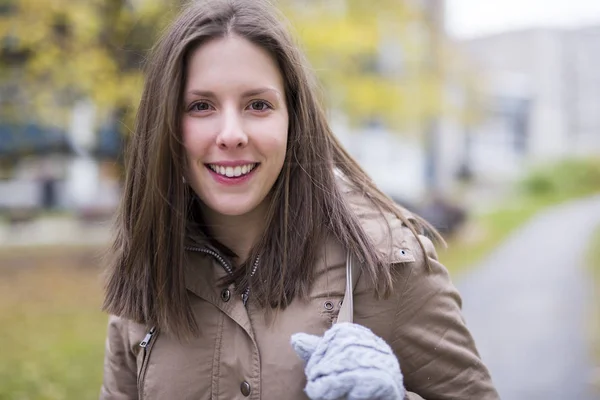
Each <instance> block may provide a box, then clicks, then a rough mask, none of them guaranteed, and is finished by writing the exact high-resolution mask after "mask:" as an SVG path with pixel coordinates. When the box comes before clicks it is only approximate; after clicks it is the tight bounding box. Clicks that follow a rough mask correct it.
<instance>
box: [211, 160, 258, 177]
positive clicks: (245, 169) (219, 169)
mask: <svg viewBox="0 0 600 400" xmlns="http://www.w3.org/2000/svg"><path fill="white" fill-rule="evenodd" d="M258 165H259V163H251V164H244V165H237V166H235V167H231V166H228V167H224V166H222V165H217V164H206V166H207V167H208V168H210V169H211V170H212V171H213V172H214V173H216V174H218V175H221V176H224V177H226V178H239V177H242V176H245V175H248V174H249V173H250V172H252V171H253V170H254V168H256V167H257V166H258Z"/></svg>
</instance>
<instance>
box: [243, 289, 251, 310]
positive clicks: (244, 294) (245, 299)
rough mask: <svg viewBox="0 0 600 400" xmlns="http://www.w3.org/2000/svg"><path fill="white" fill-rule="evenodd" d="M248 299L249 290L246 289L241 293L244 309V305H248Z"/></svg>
mask: <svg viewBox="0 0 600 400" xmlns="http://www.w3.org/2000/svg"><path fill="white" fill-rule="evenodd" d="M248 297H250V288H247V289H246V290H244V293H242V303H244V307H246V304H247V303H248Z"/></svg>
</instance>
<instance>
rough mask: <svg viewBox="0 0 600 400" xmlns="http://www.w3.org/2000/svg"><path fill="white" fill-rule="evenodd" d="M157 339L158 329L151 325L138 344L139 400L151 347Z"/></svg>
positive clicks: (141, 394)
mask: <svg viewBox="0 0 600 400" xmlns="http://www.w3.org/2000/svg"><path fill="white" fill-rule="evenodd" d="M157 339H158V331H157V330H156V327H152V329H150V331H149V332H148V333H147V334H146V336H145V337H144V339H143V340H142V341H141V342H140V344H139V346H140V347H141V350H140V352H139V354H138V358H137V388H138V399H139V400H141V399H142V398H143V397H144V379H145V378H146V370H147V369H148V363H149V360H150V354H151V353H152V348H153V347H154V343H155V342H156V340H157Z"/></svg>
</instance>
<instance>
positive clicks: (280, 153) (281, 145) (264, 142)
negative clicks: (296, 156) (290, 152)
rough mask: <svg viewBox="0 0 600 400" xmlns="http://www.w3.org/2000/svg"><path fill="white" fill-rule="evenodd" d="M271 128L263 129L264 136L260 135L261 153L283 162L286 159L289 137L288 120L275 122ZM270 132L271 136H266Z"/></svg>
mask: <svg viewBox="0 0 600 400" xmlns="http://www.w3.org/2000/svg"><path fill="white" fill-rule="evenodd" d="M269 125H270V126H268V127H263V129H262V134H261V135H258V136H257V137H258V138H259V143H260V147H261V151H262V152H263V153H264V154H265V155H269V156H270V157H271V158H274V159H277V160H281V162H283V159H284V158H285V152H286V147H287V137H288V122H287V119H281V120H276V121H273V122H272V123H271V124H269ZM264 132H269V134H266V135H265V134H264Z"/></svg>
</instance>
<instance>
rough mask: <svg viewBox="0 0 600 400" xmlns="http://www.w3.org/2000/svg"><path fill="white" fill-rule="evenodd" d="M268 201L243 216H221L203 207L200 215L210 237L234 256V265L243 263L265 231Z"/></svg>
mask: <svg viewBox="0 0 600 400" xmlns="http://www.w3.org/2000/svg"><path fill="white" fill-rule="evenodd" d="M268 205H269V204H268V201H267V200H265V201H263V202H262V203H261V204H260V205H259V206H258V207H256V208H255V209H254V210H252V211H250V212H248V213H246V214H244V215H223V214H219V213H216V212H214V211H213V210H210V209H208V208H207V207H203V209H202V215H203V219H204V223H205V224H206V226H207V228H208V230H209V232H210V234H211V236H212V237H213V238H215V239H216V240H218V241H219V242H220V243H222V244H224V245H225V246H227V247H228V248H229V249H231V250H232V251H233V252H234V253H235V254H236V256H237V257H236V259H235V260H233V262H234V264H236V265H239V264H241V263H242V262H244V261H245V260H246V259H247V258H248V256H249V254H250V250H251V249H252V246H254V245H255V244H256V242H257V241H258V240H259V238H260V236H261V235H262V233H263V230H264V229H265V222H266V218H267V209H268Z"/></svg>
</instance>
